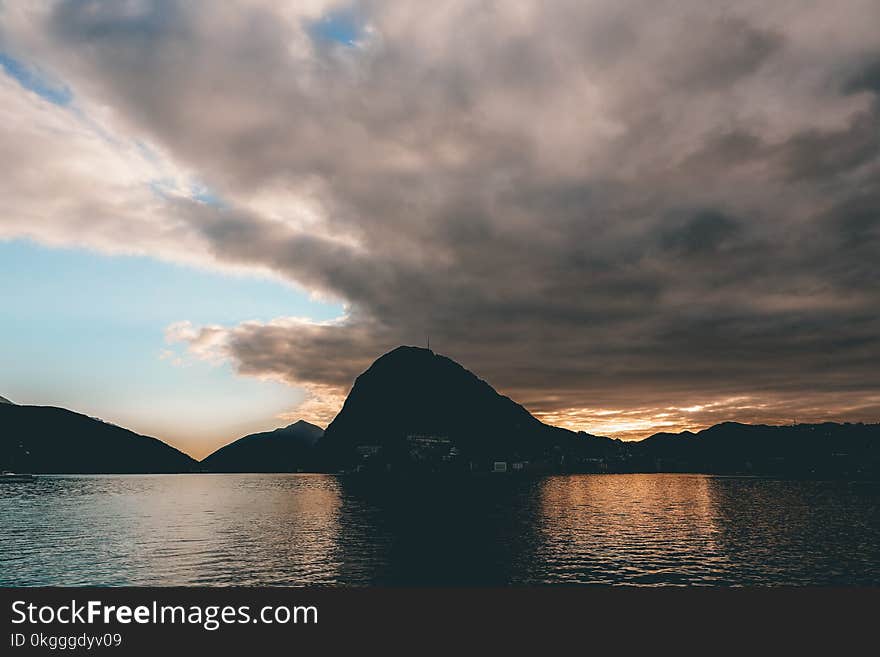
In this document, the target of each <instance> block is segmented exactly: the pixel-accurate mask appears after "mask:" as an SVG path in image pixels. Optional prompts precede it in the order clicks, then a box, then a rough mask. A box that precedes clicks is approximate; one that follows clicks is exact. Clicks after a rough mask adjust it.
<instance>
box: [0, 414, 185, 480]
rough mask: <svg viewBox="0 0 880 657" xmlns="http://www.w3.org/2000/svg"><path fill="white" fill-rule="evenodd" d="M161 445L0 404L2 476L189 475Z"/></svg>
mask: <svg viewBox="0 0 880 657" xmlns="http://www.w3.org/2000/svg"><path fill="white" fill-rule="evenodd" d="M196 466H197V462H196V461H195V460H194V459H192V458H191V457H189V456H187V455H186V454H184V453H183V452H181V451H179V450H177V449H174V448H173V447H171V446H170V445H166V444H165V443H163V442H162V441H161V440H157V439H156V438H150V437H148V436H141V435H138V434H136V433H133V432H131V431H129V430H128V429H123V428H121V427H117V426H116V425H113V424H108V423H106V422H102V421H101V420H97V419H95V418H91V417H88V416H86V415H80V414H79V413H74V412H73V411H68V410H65V409H63V408H55V407H52V406H18V405H16V404H11V403H4V404H0V470H11V471H13V472H33V473H63V474H76V473H127V474H131V473H152V472H191V471H193V470H194V469H195V468H196Z"/></svg>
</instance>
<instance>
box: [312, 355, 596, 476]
mask: <svg viewBox="0 0 880 657" xmlns="http://www.w3.org/2000/svg"><path fill="white" fill-rule="evenodd" d="M419 440H421V441H425V440H427V441H431V440H434V441H441V442H443V443H444V444H446V443H449V444H452V445H453V446H454V447H455V449H456V450H457V451H458V453H460V454H462V455H463V456H465V457H466V458H474V459H481V460H485V459H487V458H490V457H492V458H494V457H499V458H501V457H505V458H506V457H508V456H510V457H511V458H513V457H514V456H515V457H517V458H519V459H524V460H528V459H529V458H538V457H543V456H545V455H546V454H547V453H549V452H551V451H552V450H553V449H554V447H556V446H558V445H560V444H561V443H567V442H571V441H575V442H577V443H579V444H582V443H586V442H587V441H586V440H585V439H583V438H578V436H577V435H576V434H575V433H573V432H570V431H567V430H564V429H557V428H554V427H549V426H547V425H545V424H543V423H542V422H540V421H539V420H538V419H537V418H535V417H534V416H533V415H531V414H530V413H529V412H528V411H527V410H526V409H525V408H523V407H522V406H520V405H519V404H517V403H516V402H514V401H512V400H511V399H509V398H508V397H505V396H504V395H502V394H499V393H498V392H497V391H496V390H495V389H494V388H492V386H490V385H489V384H488V383H487V382H486V381H484V380H482V379H480V378H479V377H478V376H477V375H475V374H474V373H473V372H471V371H469V370H467V369H466V368H464V367H462V366H461V365H460V364H459V363H457V362H455V361H454V360H452V359H451V358H448V357H446V356H443V355H440V354H437V353H435V352H433V351H431V350H430V349H426V348H423V347H412V346H401V347H397V348H396V349H393V350H392V351H389V352H388V353H386V354H384V355H382V356H380V357H379V358H378V359H376V361H375V362H373V364H372V365H370V367H368V368H367V370H366V371H364V372H363V373H362V374H361V375H360V376H358V377H357V379H356V380H355V382H354V386H353V387H352V389H351V392H350V393H349V395H348V397H347V398H346V400H345V403H344V404H343V407H342V410H341V411H340V412H339V414H338V415H337V416H336V418H335V419H334V420H333V422H331V423H330V426H329V427H327V431H326V433H325V436H324V438H323V439H322V441H321V445H322V447H323V448H324V449H326V450H329V451H333V452H335V453H336V454H338V455H342V454H345V453H346V452H347V454H348V455H349V456H351V455H352V454H355V453H356V452H358V450H360V451H361V452H363V451H364V450H371V449H384V450H385V451H386V453H389V454H391V453H394V454H398V455H401V454H405V453H407V452H408V451H410V450H411V445H412V444H415V443H414V441H419ZM343 458H344V457H343Z"/></svg>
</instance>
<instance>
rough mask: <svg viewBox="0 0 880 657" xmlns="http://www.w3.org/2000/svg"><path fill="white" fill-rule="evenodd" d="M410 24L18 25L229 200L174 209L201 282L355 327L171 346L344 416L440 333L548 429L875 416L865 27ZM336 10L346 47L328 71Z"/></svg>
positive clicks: (543, 12)
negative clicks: (364, 381)
mask: <svg viewBox="0 0 880 657" xmlns="http://www.w3.org/2000/svg"><path fill="white" fill-rule="evenodd" d="M826 4H827V3H826ZM410 5H411V3H385V2H364V3H357V5H356V6H355V5H351V4H350V3H349V4H346V5H345V6H343V5H341V4H335V3H322V2H315V3H313V4H312V3H305V4H304V5H303V6H302V7H301V8H295V9H289V10H287V11H286V13H285V12H283V11H280V10H279V9H278V8H277V7H276V6H275V5H274V4H273V3H268V2H267V3H261V2H257V1H251V2H247V3H244V4H243V5H242V6H241V7H237V8H233V6H232V5H229V4H227V3H224V4H223V5H222V6H218V5H217V4H215V3H212V4H210V5H207V4H205V5H203V4H200V3H192V2H187V3H177V2H172V1H171V0H167V1H165V2H160V3H159V2H157V3H149V2H132V3H121V4H120V3H115V2H100V1H98V0H90V1H88V2H60V3H57V4H56V5H54V6H53V7H52V10H51V11H50V12H49V13H48V14H47V15H46V16H45V17H42V18H40V17H38V18H35V19H33V26H32V27H33V30H34V33H35V34H36V35H41V34H42V35H43V39H42V40H41V39H40V38H39V37H38V36H33V38H32V39H31V40H30V41H27V40H22V43H23V45H22V46H21V47H22V48H25V47H27V45H28V44H30V45H31V47H32V48H33V50H34V52H35V53H38V54H39V55H40V56H41V57H44V58H45V60H46V62H47V63H48V64H51V66H53V67H54V68H55V69H57V70H58V71H60V72H61V73H62V74H63V76H64V78H65V79H66V80H69V81H71V83H72V84H73V85H74V86H75V88H76V89H77V90H78V91H80V92H82V93H84V94H87V95H89V97H92V98H94V99H96V102H102V103H106V105H107V106H109V107H112V108H113V110H114V112H115V114H116V120H117V121H119V122H120V124H121V125H124V126H125V128H126V129H127V130H130V131H133V132H136V133H137V134H145V135H147V136H149V138H150V139H151V140H153V141H155V142H156V143H158V144H161V145H162V147H163V148H165V149H166V150H167V151H168V153H169V154H170V156H171V157H173V158H175V160H177V161H179V162H180V163H181V164H182V165H185V166H186V167H189V168H191V169H193V170H194V171H197V172H198V174H199V176H200V177H202V178H203V179H204V180H205V181H206V182H207V183H208V184H209V185H210V186H211V187H212V189H216V190H218V193H220V194H221V195H222V196H223V198H224V200H225V201H226V203H227V204H228V206H227V207H224V208H219V207H214V206H206V205H204V204H198V203H194V202H191V201H186V200H179V201H175V202H174V203H169V205H168V208H167V210H168V212H169V213H171V214H172V215H173V216H174V217H175V218H176V219H175V221H176V222H177V224H176V225H178V224H179V225H182V226H185V227H186V231H188V233H190V232H191V233H193V234H194V235H196V238H194V239H197V240H198V241H199V243H200V244H201V248H202V249H203V250H204V253H205V254H206V257H209V258H210V259H211V260H212V261H213V262H214V263H216V264H217V265H218V266H223V265H225V264H232V265H235V266H244V267H253V268H258V269H268V270H271V271H273V272H275V273H277V274H280V275H282V276H284V277H286V278H288V279H290V280H292V281H296V282H297V283H299V284H301V285H303V286H305V287H307V288H308V289H311V290H315V291H318V292H320V293H323V294H327V295H330V296H333V297H336V298H339V299H342V300H344V301H345V302H346V304H347V305H348V308H349V314H348V316H347V317H346V318H345V319H344V320H342V321H340V322H338V323H335V324H330V325H315V324H310V323H308V322H304V321H299V320H278V321H276V322H272V323H268V324H258V323H247V324H242V325H240V326H237V327H206V328H204V329H203V330H202V331H201V332H200V331H199V330H198V329H193V330H191V331H187V332H184V333H182V334H180V335H179V336H178V337H180V338H181V339H185V340H187V341H188V342H189V343H190V344H191V345H192V347H193V349H194V350H196V351H198V349H199V348H206V349H207V348H210V350H212V352H214V353H217V352H219V353H221V354H222V355H225V356H226V357H229V358H231V359H233V361H234V362H235V363H236V364H237V366H238V368H239V369H240V371H241V372H243V373H246V374H253V375H262V376H274V377H279V378H283V379H285V380H287V381H290V382H294V383H299V384H306V385H313V386H318V387H322V386H323V387H324V388H325V389H326V388H327V387H329V388H334V389H344V388H345V387H346V386H347V385H348V384H349V382H350V381H351V380H352V378H353V377H354V375H356V374H357V373H358V372H359V371H360V370H361V369H363V367H364V366H365V365H367V364H368V363H369V362H370V361H371V360H372V359H373V358H374V357H375V356H377V355H378V354H379V353H380V352H382V351H384V350H386V349H389V348H391V347H393V346H395V345H396V344H399V343H410V344H421V343H422V342H423V340H424V337H425V335H426V334H430V336H431V342H432V346H436V348H437V350H439V351H442V352H444V353H447V354H449V355H450V356H452V357H454V358H457V359H459V360H460V361H461V362H462V363H464V364H465V365H466V366H468V367H470V368H472V369H474V370H475V371H477V372H479V373H480V374H481V375H483V376H485V377H486V378H487V379H489V380H490V382H491V383H493V384H494V385H496V386H498V387H500V388H501V389H503V390H504V391H505V392H506V393H508V394H510V395H512V396H513V397H515V398H519V399H522V400H523V401H525V402H526V403H527V404H528V405H529V406H530V408H532V409H534V410H537V411H540V412H542V413H545V414H546V415H547V417H552V416H554V414H559V413H563V412H564V411H567V410H571V409H590V408H592V409H601V408H612V409H635V408H642V407H644V408H651V409H663V408H665V407H667V406H673V405H676V406H692V405H693V404H692V403H691V402H692V401H694V400H696V401H700V400H712V399H736V398H739V397H741V396H743V395H756V396H758V397H761V398H763V399H764V400H765V402H766V404H767V406H766V408H765V410H764V411H761V410H760V408H758V406H755V404H757V403H758V402H755V403H754V404H752V406H748V408H749V409H751V410H744V409H746V407H747V405H742V404H740V405H739V406H737V405H736V404H733V403H724V404H720V405H718V406H714V407H711V409H715V410H708V411H705V410H704V411H701V412H703V413H704V415H703V416H704V417H709V416H710V415H712V414H713V413H720V412H722V411H721V410H719V409H725V410H726V411H727V412H730V413H736V412H739V413H741V414H743V415H748V414H751V416H753V417H765V416H766V414H767V413H770V412H771V411H769V410H767V408H770V409H772V412H773V413H777V412H778V413H783V414H784V411H783V410H782V409H783V408H784V406H785V404H786V403H787V404H789V405H792V406H794V405H796V406H798V407H799V408H801V409H806V408H807V407H809V408H812V409H813V411H815V413H818V412H819V411H817V410H816V408H819V407H822V405H823V404H824V405H825V406H827V408H826V410H827V412H828V413H829V414H834V413H844V415H846V416H847V417H850V416H852V417H854V416H857V415H858V416H861V415H864V414H870V413H873V412H875V411H876V408H877V402H876V396H877V395H878V393H880V381H878V377H877V374H876V371H875V367H874V366H873V364H874V363H876V360H877V357H878V355H880V344H878V338H877V336H878V335H880V322H878V319H877V313H876V309H877V308H878V307H880V305H878V304H880V292H878V286H877V280H878V279H880V271H878V264H876V263H877V262H878V261H880V259H878V258H877V257H876V256H877V248H878V246H880V244H878V220H877V217H878V211H880V204H878V195H877V184H878V172H880V137H878V134H880V132H878V118H880V110H878V107H880V101H878V94H880V86H878V80H880V78H878V70H880V69H878V66H877V62H878V61H880V60H878V59H877V58H876V56H874V55H872V54H871V53H877V52H880V49H878V46H880V43H878V39H877V37H876V34H875V30H872V29H869V28H868V27H866V26H867V25H870V24H873V25H876V24H878V22H880V14H878V12H880V8H878V6H877V4H876V3H870V2H859V1H855V0H854V1H852V2H843V3H836V4H835V6H834V7H831V6H830V4H827V6H825V7H822V6H810V7H800V8H782V7H772V8H771V7H766V6H764V5H763V4H761V3H742V5H737V6H736V7H730V6H728V3H711V2H692V3H681V2H668V3H667V2H659V3H658V2H637V1H633V2H607V3H605V2H596V3H583V2H565V1H559V2H552V3H528V2H521V3H520V2H483V3H470V2H440V3H431V6H430V7H428V6H424V5H420V6H419V8H418V9H416V8H415V7H412V6H410ZM343 10H344V11H356V15H357V16H358V17H359V21H361V20H362V24H361V23H359V24H358V30H359V32H358V34H357V38H356V42H355V43H354V44H353V45H352V44H341V43H339V44H337V43H335V42H333V40H329V41H328V40H326V39H324V40H320V43H319V42H317V41H316V40H315V38H313V36H314V35H313V34H312V33H311V32H310V31H311V30H313V26H314V25H316V24H318V23H320V22H321V21H322V20H324V21H326V20H328V19H327V18H326V17H328V16H332V15H333V12H338V11H343ZM835 34H846V36H847V38H846V39H839V38H836V37H835V36H834V35H835ZM829 35H831V36H829ZM866 53H867V54H866ZM48 64H47V65H48ZM301 202H302V203H301ZM302 204H305V206H307V208H309V209H310V210H308V211H306V210H303V209H302V207H304V206H303V205H302ZM280 314H283V309H280V311H279V315H280ZM846 396H848V397H847V398H848V399H850V402H851V403H849V402H848V403H846V404H844V401H843V400H844V398H845V397H846ZM807 399H809V400H813V401H815V403H813V401H805V400H807ZM795 400H799V401H798V402H797V404H795ZM771 402H772V403H771ZM817 405H818V406H817ZM844 407H845V409H847V410H845V412H844V411H843V410H841V409H844ZM736 408H739V409H740V410H739V411H736V410H735V409H736ZM813 411H811V412H813ZM707 414H708V415H707ZM576 415H577V414H576V413H575V414H574V415H572V417H575V418H576ZM558 417H560V418H561V419H562V420H564V419H565V418H564V417H562V415H558ZM713 417H714V416H713ZM874 419H876V418H874ZM576 420H577V421H578V422H582V423H583V422H585V423H587V425H588V424H589V422H590V419H589V416H583V417H580V418H579V419H577V418H576ZM572 421H575V420H572ZM587 425H585V426H587ZM587 428H589V427H588V426H587Z"/></svg>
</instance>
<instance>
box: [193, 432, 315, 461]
mask: <svg viewBox="0 0 880 657" xmlns="http://www.w3.org/2000/svg"><path fill="white" fill-rule="evenodd" d="M323 435H324V430H323V429H322V428H321V427H318V426H315V425H314V424H309V423H308V422H306V421H304V420H300V421H299V422H295V423H294V424H291V425H289V426H286V427H283V428H281V429H275V430H274V431H266V432H263V433H254V434H251V435H249V436H245V437H244V438H239V439H238V440H236V441H235V442H232V443H230V444H228V445H226V446H224V447H221V448H220V449H218V450H217V451H216V452H214V453H213V454H211V455H210V456H208V457H206V458H205V459H204V460H202V462H201V463H200V464H199V465H200V468H201V469H203V470H208V471H210V472H295V471H297V470H308V469H313V468H314V460H315V458H314V455H315V450H314V449H313V448H314V446H315V445H316V444H317V442H318V440H320V438H321V436H323Z"/></svg>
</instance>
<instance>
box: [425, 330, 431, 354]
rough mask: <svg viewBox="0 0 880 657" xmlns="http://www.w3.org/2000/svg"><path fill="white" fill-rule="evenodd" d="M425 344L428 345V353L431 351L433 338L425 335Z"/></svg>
mask: <svg viewBox="0 0 880 657" xmlns="http://www.w3.org/2000/svg"><path fill="white" fill-rule="evenodd" d="M425 343H426V344H427V345H428V351H431V336H430V335H428V334H427V333H425Z"/></svg>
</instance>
